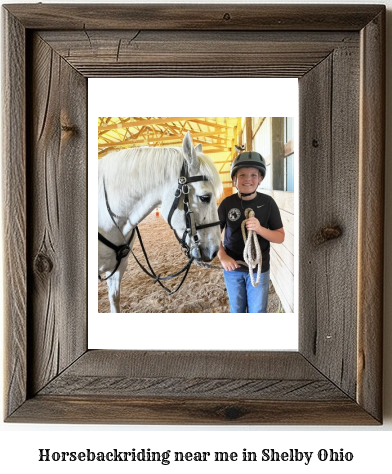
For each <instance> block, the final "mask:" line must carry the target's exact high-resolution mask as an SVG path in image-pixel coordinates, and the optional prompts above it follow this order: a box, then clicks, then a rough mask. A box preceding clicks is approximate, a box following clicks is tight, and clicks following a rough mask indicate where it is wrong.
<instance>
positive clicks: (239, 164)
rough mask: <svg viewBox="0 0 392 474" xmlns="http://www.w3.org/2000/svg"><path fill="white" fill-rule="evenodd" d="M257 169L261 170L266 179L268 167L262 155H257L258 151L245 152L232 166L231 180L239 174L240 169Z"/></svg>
mask: <svg viewBox="0 0 392 474" xmlns="http://www.w3.org/2000/svg"><path fill="white" fill-rule="evenodd" d="M250 167H252V168H257V169H258V170H260V172H261V175H262V176H263V178H264V177H265V173H266V170H267V169H266V166H265V160H264V158H263V157H262V156H261V155H260V153H257V152H256V151H244V152H242V153H240V154H239V155H238V156H237V158H235V160H234V161H233V163H232V165H231V171H230V175H231V179H233V177H234V175H235V174H236V173H237V171H238V170H239V169H240V168H250Z"/></svg>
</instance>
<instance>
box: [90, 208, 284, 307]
mask: <svg viewBox="0 0 392 474" xmlns="http://www.w3.org/2000/svg"><path fill="white" fill-rule="evenodd" d="M139 230H140V233H141V236H142V239H143V244H144V247H145V249H146V252H147V255H148V258H149V260H150V263H151V266H152V268H153V269H154V271H155V273H156V274H157V275H158V274H161V275H162V276H166V275H170V274H172V273H175V272H177V271H179V270H180V269H181V268H182V267H183V266H184V265H185V264H186V262H187V258H186V257H185V256H184V255H183V254H182V252H181V248H180V245H179V244H178V242H177V240H176V239H175V237H174V234H173V231H172V230H171V229H170V227H169V225H168V224H167V223H166V222H165V221H164V220H163V218H162V217H161V216H156V215H155V212H154V213H152V214H150V215H149V216H148V217H147V218H146V219H145V220H144V221H143V222H142V223H141V224H140V225H139ZM133 251H134V253H135V255H136V256H137V258H138V259H139V261H140V262H141V263H142V264H143V266H146V264H145V261H144V258H143V254H142V250H141V247H140V243H139V241H138V240H137V239H136V243H135V245H134V248H133ZM211 263H212V264H213V265H214V266H219V260H218V259H215V260H214V261H213V262H211ZM180 279H181V277H177V278H175V279H172V280H169V281H167V282H166V286H168V287H169V288H170V289H173V288H176V287H177V285H178V283H179V282H180V281H181V280H180ZM98 311H99V313H108V312H109V311H110V309H109V300H108V296H107V286H106V283H105V282H101V283H100V282H98ZM280 311H281V303H280V300H279V298H278V296H277V294H276V293H275V289H274V287H273V285H272V283H270V293H269V299H268V313H278V312H280ZM121 312H122V313H229V312H230V309H229V302H228V297H227V292H226V288H225V283H224V280H223V275H222V271H221V270H219V269H211V268H204V267H201V266H198V265H196V264H192V266H191V268H190V270H189V273H188V276H187V278H186V280H185V282H184V284H183V285H182V287H181V288H180V289H179V291H178V292H177V293H175V294H173V295H169V294H168V293H167V292H166V291H165V290H164V289H163V288H161V287H160V286H159V285H158V284H154V281H153V280H152V279H151V278H150V277H149V276H148V275H146V274H145V273H144V272H143V271H142V270H141V269H140V267H139V266H138V265H137V263H136V262H135V259H134V258H133V256H132V255H131V256H130V257H129V263H128V268H127V270H126V272H125V274H124V277H123V280H122V284H121Z"/></svg>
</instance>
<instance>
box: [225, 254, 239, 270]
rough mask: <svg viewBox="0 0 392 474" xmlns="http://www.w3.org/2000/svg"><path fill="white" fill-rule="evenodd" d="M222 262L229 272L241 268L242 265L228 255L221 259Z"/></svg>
mask: <svg viewBox="0 0 392 474" xmlns="http://www.w3.org/2000/svg"><path fill="white" fill-rule="evenodd" d="M220 262H221V264H222V267H223V268H224V269H225V270H226V271H227V272H230V271H232V270H235V269H236V268H240V265H239V264H238V263H237V262H236V261H235V260H234V259H233V258H231V257H229V256H228V255H227V254H226V255H224V256H222V258H221V259H220Z"/></svg>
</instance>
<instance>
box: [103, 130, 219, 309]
mask: <svg viewBox="0 0 392 474" xmlns="http://www.w3.org/2000/svg"><path fill="white" fill-rule="evenodd" d="M184 171H185V174H186V184H183V185H182V184H179V182H180V181H181V180H180V179H179V178H180V177H181V176H182V175H183V174H184ZM183 178H184V177H183ZM183 181H184V179H182V181H181V182H183ZM188 190H189V194H186V193H187V191H188ZM221 193H222V182H221V180H220V177H219V174H218V171H217V170H216V168H215V166H214V164H213V162H212V161H211V159H210V158H209V157H208V156H206V155H205V154H203V153H202V151H201V145H198V146H196V148H194V147H193V143H192V139H191V136H190V133H189V132H188V133H187V134H186V136H185V138H184V140H183V144H182V148H169V147H163V148H153V147H142V148H132V149H126V150H122V151H119V152H114V153H110V154H108V155H106V156H105V157H103V158H101V159H100V160H99V162H98V235H99V238H102V237H103V239H102V240H104V241H105V239H106V241H107V242H106V243H103V242H102V241H99V242H98V275H100V274H102V273H106V278H107V280H106V281H107V285H108V292H109V301H110V310H111V312H113V313H118V312H120V285H121V279H122V276H123V274H124V271H125V269H126V267H127V264H128V257H129V253H128V249H126V251H125V254H127V253H128V255H126V256H125V257H123V258H118V257H117V255H116V251H115V250H113V248H111V247H110V246H109V245H108V243H111V244H114V246H125V244H127V245H128V247H129V248H130V249H132V246H133V243H134V240H135V235H134V234H135V233H134V232H133V230H134V229H135V227H136V226H137V225H138V224H139V223H140V222H141V221H142V220H143V219H144V218H145V217H146V216H148V215H149V214H150V213H151V212H152V211H153V210H154V209H155V208H156V207H161V213H162V216H163V218H164V219H165V220H166V221H168V222H169V224H170V225H171V227H172V228H173V230H174V231H175V232H176V234H177V236H178V237H177V238H178V239H179V240H181V239H182V238H183V240H184V242H185V244H186V245H187V246H188V247H189V252H188V253H189V257H190V258H191V257H193V258H195V259H197V260H202V261H204V262H209V261H211V260H212V259H213V258H214V257H215V256H216V255H217V253H218V250H219V246H220V239H221V231H220V227H219V222H218V221H219V219H218V212H217V204H216V199H217V197H219V195H220V194H221ZM176 197H177V199H176ZM184 198H185V200H186V199H189V204H186V203H185V204H184ZM173 203H176V204H177V205H175V204H173ZM187 208H188V211H192V212H190V213H188V214H186V212H185V211H186V210H187ZM185 216H186V217H187V223H186V219H185ZM190 227H192V228H193V232H192V231H191V230H190V229H189V228H190ZM132 232H133V233H132ZM116 267H117V269H116ZM115 269H116V270H115ZM114 270H115V272H114V273H113V271H114ZM112 273H113V274H112ZM111 274H112V275H111ZM110 275H111V276H110ZM108 277H109V278H108Z"/></svg>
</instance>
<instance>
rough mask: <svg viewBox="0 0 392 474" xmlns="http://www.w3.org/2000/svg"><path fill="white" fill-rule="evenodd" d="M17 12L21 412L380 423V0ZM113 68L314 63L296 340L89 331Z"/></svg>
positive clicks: (126, 71)
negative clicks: (96, 196)
mask: <svg viewBox="0 0 392 474" xmlns="http://www.w3.org/2000/svg"><path fill="white" fill-rule="evenodd" d="M3 21H4V47H5V53H4V64H3V78H4V91H3V92H4V95H3V97H4V105H3V116H4V122H3V123H4V146H3V152H4V153H3V156H4V162H3V189H4V204H5V205H4V209H5V210H4V227H3V229H4V237H5V248H4V268H5V271H6V278H5V282H6V288H5V303H4V304H5V306H4V307H5V325H6V355H7V356H6V368H5V391H6V395H5V396H6V403H5V419H6V421H9V422H29V423H30V422H34V423H38V422H45V423H137V424H140V423H149V424H158V423H160V424H172V423H173V424H174V423H179V424H229V425H236V424H299V425H304V424H309V425H321V424H324V425H325V424H332V425H342V424H343V425H344V424H347V425H371V424H380V423H382V311H383V291H382V286H383V285H382V282H383V206H384V204H383V201H384V189H383V186H384V185H383V181H384V174H383V170H384V136H385V135H384V134H385V122H384V120H385V119H384V116H385V105H384V104H385V6H381V5H362V4H361V5H309V4H308V5H202V6H197V5H164V4H161V5H110V7H109V6H107V5H102V4H99V5H56V4H52V5H49V4H36V5H31V4H28V5H21V4H18V5H5V6H4V7H3ZM108 76H111V77H122V76H126V77H144V76H145V77H203V76H208V77H217V78H220V77H298V78H299V100H300V131H299V168H300V169H299V173H300V180H299V183H300V191H299V193H300V202H299V219H300V221H299V222H300V224H299V232H300V235H299V239H300V253H299V256H298V258H299V305H298V306H299V307H298V313H299V324H300V328H299V332H300V338H299V350H298V352H219V351H218V352H214V351H210V352H192V351H184V352H162V351H103V350H93V351H91V350H88V348H87V311H88V308H87V262H86V260H87V257H86V255H87V251H86V250H87V158H86V156H87V154H86V148H87V145H86V144H87V131H86V130H87V121H86V117H87V99H86V97H87V85H88V81H87V78H89V77H108ZM232 99H234V97H228V100H232ZM238 324H241V320H240V317H239V320H238ZM206 330H207V329H206Z"/></svg>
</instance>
